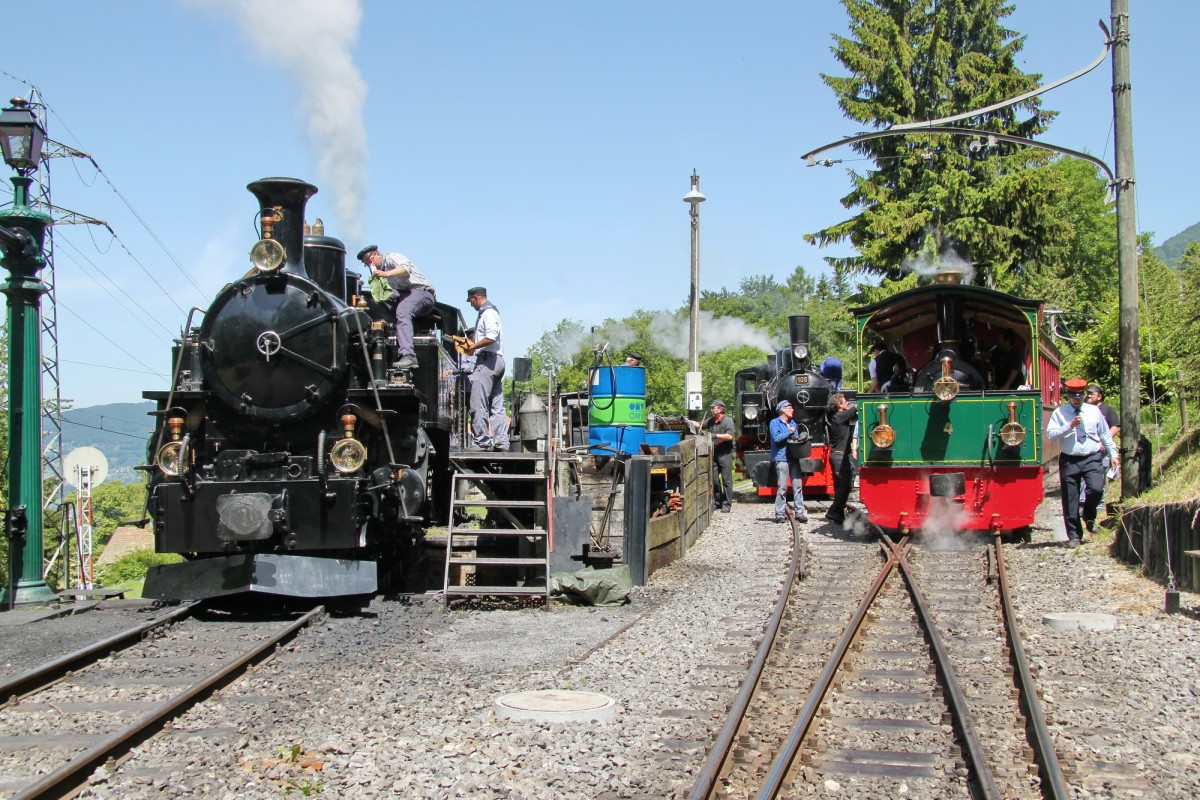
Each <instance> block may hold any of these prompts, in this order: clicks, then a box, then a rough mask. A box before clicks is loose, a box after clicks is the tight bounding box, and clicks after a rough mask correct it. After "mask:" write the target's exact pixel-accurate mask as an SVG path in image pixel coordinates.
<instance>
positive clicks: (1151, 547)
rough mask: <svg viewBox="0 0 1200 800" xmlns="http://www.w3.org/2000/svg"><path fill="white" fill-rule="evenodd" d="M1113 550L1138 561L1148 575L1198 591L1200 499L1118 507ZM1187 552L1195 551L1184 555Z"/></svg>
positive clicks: (1199, 581)
mask: <svg viewBox="0 0 1200 800" xmlns="http://www.w3.org/2000/svg"><path fill="white" fill-rule="evenodd" d="M1120 520H1121V522H1120V524H1119V525H1118V526H1117V528H1116V531H1115V538H1114V540H1113V545H1112V552H1113V554H1114V555H1115V556H1116V557H1117V558H1119V559H1121V560H1122V561H1124V562H1126V563H1128V564H1141V565H1142V566H1143V570H1144V574H1145V575H1146V576H1147V577H1149V578H1154V579H1155V580H1159V581H1162V582H1164V583H1166V582H1167V581H1168V580H1169V579H1170V576H1171V575H1172V574H1173V575H1174V576H1175V583H1176V586H1177V588H1179V589H1185V590H1187V591H1189V592H1200V502H1191V503H1182V504H1175V505H1167V506H1138V507H1135V508H1125V509H1122V511H1121V516H1120ZM1188 552H1192V553H1195V554H1196V555H1187V553H1188Z"/></svg>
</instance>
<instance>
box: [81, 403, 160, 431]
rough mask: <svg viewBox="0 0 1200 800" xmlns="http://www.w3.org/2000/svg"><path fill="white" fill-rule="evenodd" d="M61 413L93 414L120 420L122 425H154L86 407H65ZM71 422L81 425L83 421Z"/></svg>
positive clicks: (102, 417) (103, 418) (101, 417)
mask: <svg viewBox="0 0 1200 800" xmlns="http://www.w3.org/2000/svg"><path fill="white" fill-rule="evenodd" d="M63 413H70V414H88V415H89V416H93V417H99V418H100V419H102V420H105V419H110V420H113V421H114V422H120V423H121V424H122V425H133V426H134V427H149V428H153V427H154V426H153V425H151V424H150V423H149V422H147V421H146V420H141V421H140V422H134V421H133V420H129V419H121V418H120V417H114V416H112V415H111V414H100V413H98V412H95V411H89V410H88V409H86V408H70V409H67V411H65V412H63ZM71 424H73V425H74V424H80V425H82V424H83V423H82V422H81V423H75V422H74V421H72V423H71ZM100 424H101V425H103V424H104V423H103V422H101V423H100Z"/></svg>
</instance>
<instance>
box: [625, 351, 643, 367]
mask: <svg viewBox="0 0 1200 800" xmlns="http://www.w3.org/2000/svg"><path fill="white" fill-rule="evenodd" d="M641 365H642V354H641V353H635V352H633V351H632V350H630V351H629V352H628V353H626V354H625V366H627V367H640V366H641Z"/></svg>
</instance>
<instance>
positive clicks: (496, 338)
mask: <svg viewBox="0 0 1200 800" xmlns="http://www.w3.org/2000/svg"><path fill="white" fill-rule="evenodd" d="M467 302H468V303H470V304H471V308H473V309H475V310H476V311H478V312H479V318H478V319H476V320H475V341H473V342H471V343H470V344H468V345H466V347H465V348H464V349H465V351H466V352H465V355H468V356H474V357H475V369H474V371H472V372H471V438H472V440H473V441H474V443H475V446H476V447H477V448H479V449H480V450H498V451H501V452H503V451H506V450H508V415H507V414H505V413H504V351H503V348H502V347H501V339H502V337H503V335H504V334H503V329H502V327H501V325H500V312H499V311H498V310H497V309H496V307H495V306H494V305H492V304H491V303H490V302H489V301H488V296H487V289H485V288H483V287H482V286H476V287H474V288H472V289H468V290H467Z"/></svg>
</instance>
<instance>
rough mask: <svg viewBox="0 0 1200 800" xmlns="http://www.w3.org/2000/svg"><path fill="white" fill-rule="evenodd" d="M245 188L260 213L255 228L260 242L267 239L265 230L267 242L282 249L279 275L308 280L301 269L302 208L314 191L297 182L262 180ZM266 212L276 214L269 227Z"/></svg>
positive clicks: (310, 187) (303, 182)
mask: <svg viewBox="0 0 1200 800" xmlns="http://www.w3.org/2000/svg"><path fill="white" fill-rule="evenodd" d="M246 188H247V189H248V190H249V191H250V192H251V193H252V194H253V195H254V196H255V197H257V198H258V205H259V208H260V209H262V212H260V217H259V224H260V225H262V228H263V238H268V237H267V231H268V230H269V231H270V234H271V235H270V237H269V238H272V239H274V240H275V241H277V242H279V243H280V244H281V245H283V251H284V266H283V268H282V271H283V272H294V273H296V274H297V275H303V276H305V277H308V272H307V270H305V268H304V206H305V205H306V204H307V203H308V198H310V197H312V196H313V195H314V194H316V193H317V187H315V186H313V185H312V184H311V183H307V182H305V181H302V180H299V179H298V178H263V179H262V180H259V181H255V182H254V183H251V184H249V185H248V186H246ZM269 209H273V210H275V211H276V212H278V213H277V214H276V215H274V217H275V219H274V222H273V223H272V222H271V219H272V215H271V214H270V213H269V211H268V210H269Z"/></svg>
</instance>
